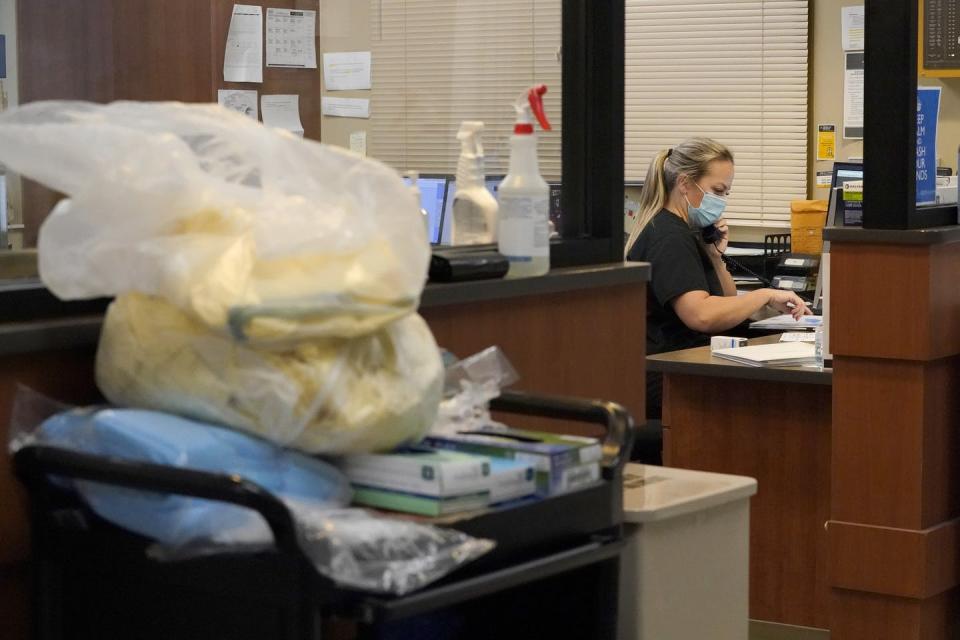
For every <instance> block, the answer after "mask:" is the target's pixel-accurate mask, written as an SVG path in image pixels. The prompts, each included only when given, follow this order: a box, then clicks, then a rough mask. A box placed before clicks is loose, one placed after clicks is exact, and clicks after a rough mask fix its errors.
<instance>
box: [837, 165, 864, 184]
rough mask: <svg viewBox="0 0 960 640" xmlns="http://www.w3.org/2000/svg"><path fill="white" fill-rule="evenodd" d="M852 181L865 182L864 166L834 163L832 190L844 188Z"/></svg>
mask: <svg viewBox="0 0 960 640" xmlns="http://www.w3.org/2000/svg"><path fill="white" fill-rule="evenodd" d="M851 180H863V165H862V164H860V163H859V162H834V163H833V180H832V182H831V184H830V188H831V189H836V188H837V187H842V186H843V185H844V183H847V182H850V181H851Z"/></svg>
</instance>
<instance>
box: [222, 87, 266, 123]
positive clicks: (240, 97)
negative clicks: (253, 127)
mask: <svg viewBox="0 0 960 640" xmlns="http://www.w3.org/2000/svg"><path fill="white" fill-rule="evenodd" d="M217 102H218V103H219V104H221V105H223V106H225V107H226V108H227V109H232V110H233V111H239V112H240V113H242V114H243V115H245V116H250V117H251V118H253V119H254V120H256V119H257V116H258V113H259V111H258V110H257V92H256V91H253V90H247V89H219V90H218V91H217Z"/></svg>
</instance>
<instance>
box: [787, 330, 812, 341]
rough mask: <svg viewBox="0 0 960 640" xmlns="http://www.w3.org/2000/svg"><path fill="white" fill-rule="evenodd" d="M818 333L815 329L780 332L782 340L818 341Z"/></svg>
mask: <svg viewBox="0 0 960 640" xmlns="http://www.w3.org/2000/svg"><path fill="white" fill-rule="evenodd" d="M816 341H817V334H816V333H814V332H813V331H788V332H787V333H783V334H780V342H816Z"/></svg>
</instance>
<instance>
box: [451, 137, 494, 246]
mask: <svg viewBox="0 0 960 640" xmlns="http://www.w3.org/2000/svg"><path fill="white" fill-rule="evenodd" d="M481 133H483V123H482V122H477V121H470V120H466V121H464V122H462V123H461V124H460V131H458V132H457V139H458V140H459V141H460V160H459V162H458V163H457V192H456V195H455V196H454V198H453V225H452V230H451V236H452V240H453V244H455V245H462V244H485V243H488V242H496V240H497V222H498V220H497V201H496V199H495V198H494V197H493V194H491V193H490V192H489V191H487V186H486V184H485V182H484V175H483V161H484V157H483V143H482V141H481V138H480V134H481Z"/></svg>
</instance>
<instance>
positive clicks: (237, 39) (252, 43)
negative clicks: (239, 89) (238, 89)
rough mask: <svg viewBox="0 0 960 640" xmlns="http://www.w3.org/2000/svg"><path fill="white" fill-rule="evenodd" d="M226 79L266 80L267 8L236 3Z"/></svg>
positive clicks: (226, 53) (225, 65)
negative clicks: (264, 56) (264, 36)
mask: <svg viewBox="0 0 960 640" xmlns="http://www.w3.org/2000/svg"><path fill="white" fill-rule="evenodd" d="M223 79H224V81H225V82H263V11H262V9H261V8H260V7H257V6H253V5H248V4H235V5H233V15H232V16H231V17H230V31H229V32H228V33H227V46H226V50H225V51H224V56H223Z"/></svg>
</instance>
